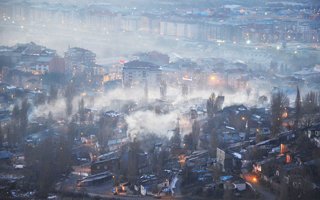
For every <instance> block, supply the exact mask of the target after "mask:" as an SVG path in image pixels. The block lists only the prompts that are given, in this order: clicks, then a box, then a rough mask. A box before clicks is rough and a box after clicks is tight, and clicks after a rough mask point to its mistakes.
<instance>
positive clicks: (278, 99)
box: [271, 91, 289, 136]
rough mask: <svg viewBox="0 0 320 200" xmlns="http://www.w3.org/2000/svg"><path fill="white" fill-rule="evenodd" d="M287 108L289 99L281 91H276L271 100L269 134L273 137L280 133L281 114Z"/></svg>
mask: <svg viewBox="0 0 320 200" xmlns="http://www.w3.org/2000/svg"><path fill="white" fill-rule="evenodd" d="M288 106H289V98H288V96H287V95H286V94H285V93H284V92H283V91H278V92H276V93H274V94H273V95H272V98H271V122H272V127H271V132H272V134H273V135H274V136H275V135H277V134H279V133H280V131H281V126H282V121H283V114H284V113H285V112H286V109H287V107H288Z"/></svg>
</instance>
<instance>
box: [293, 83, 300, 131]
mask: <svg viewBox="0 0 320 200" xmlns="http://www.w3.org/2000/svg"><path fill="white" fill-rule="evenodd" d="M300 119H301V97H300V90H299V87H297V96H296V101H295V121H294V128H295V129H297V128H298V127H299V122H300Z"/></svg>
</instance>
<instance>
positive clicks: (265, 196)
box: [243, 174, 277, 200]
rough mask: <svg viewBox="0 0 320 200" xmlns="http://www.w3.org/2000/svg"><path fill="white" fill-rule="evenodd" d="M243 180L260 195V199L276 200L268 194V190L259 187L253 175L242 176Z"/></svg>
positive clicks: (273, 195) (272, 194) (272, 195)
mask: <svg viewBox="0 0 320 200" xmlns="http://www.w3.org/2000/svg"><path fill="white" fill-rule="evenodd" d="M243 178H244V179H245V180H246V181H247V183H249V184H250V185H251V186H252V188H253V189H254V190H256V191H257V192H258V193H259V194H260V199H265V200H276V199H277V196H276V195H275V194H274V193H272V192H270V191H269V190H268V188H266V187H264V186H263V185H261V183H260V182H259V180H258V179H257V177H256V176H255V175H252V174H243Z"/></svg>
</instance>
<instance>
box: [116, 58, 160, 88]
mask: <svg viewBox="0 0 320 200" xmlns="http://www.w3.org/2000/svg"><path fill="white" fill-rule="evenodd" d="M122 81H123V85H124V87H131V88H134V87H144V86H145V85H146V84H147V85H148V86H149V87H157V86H159V84H160V81H161V68H160V67H159V66H158V65H155V64H152V63H149V62H143V61H139V60H134V61H130V62H128V63H125V64H124V67H123V76H122Z"/></svg>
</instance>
